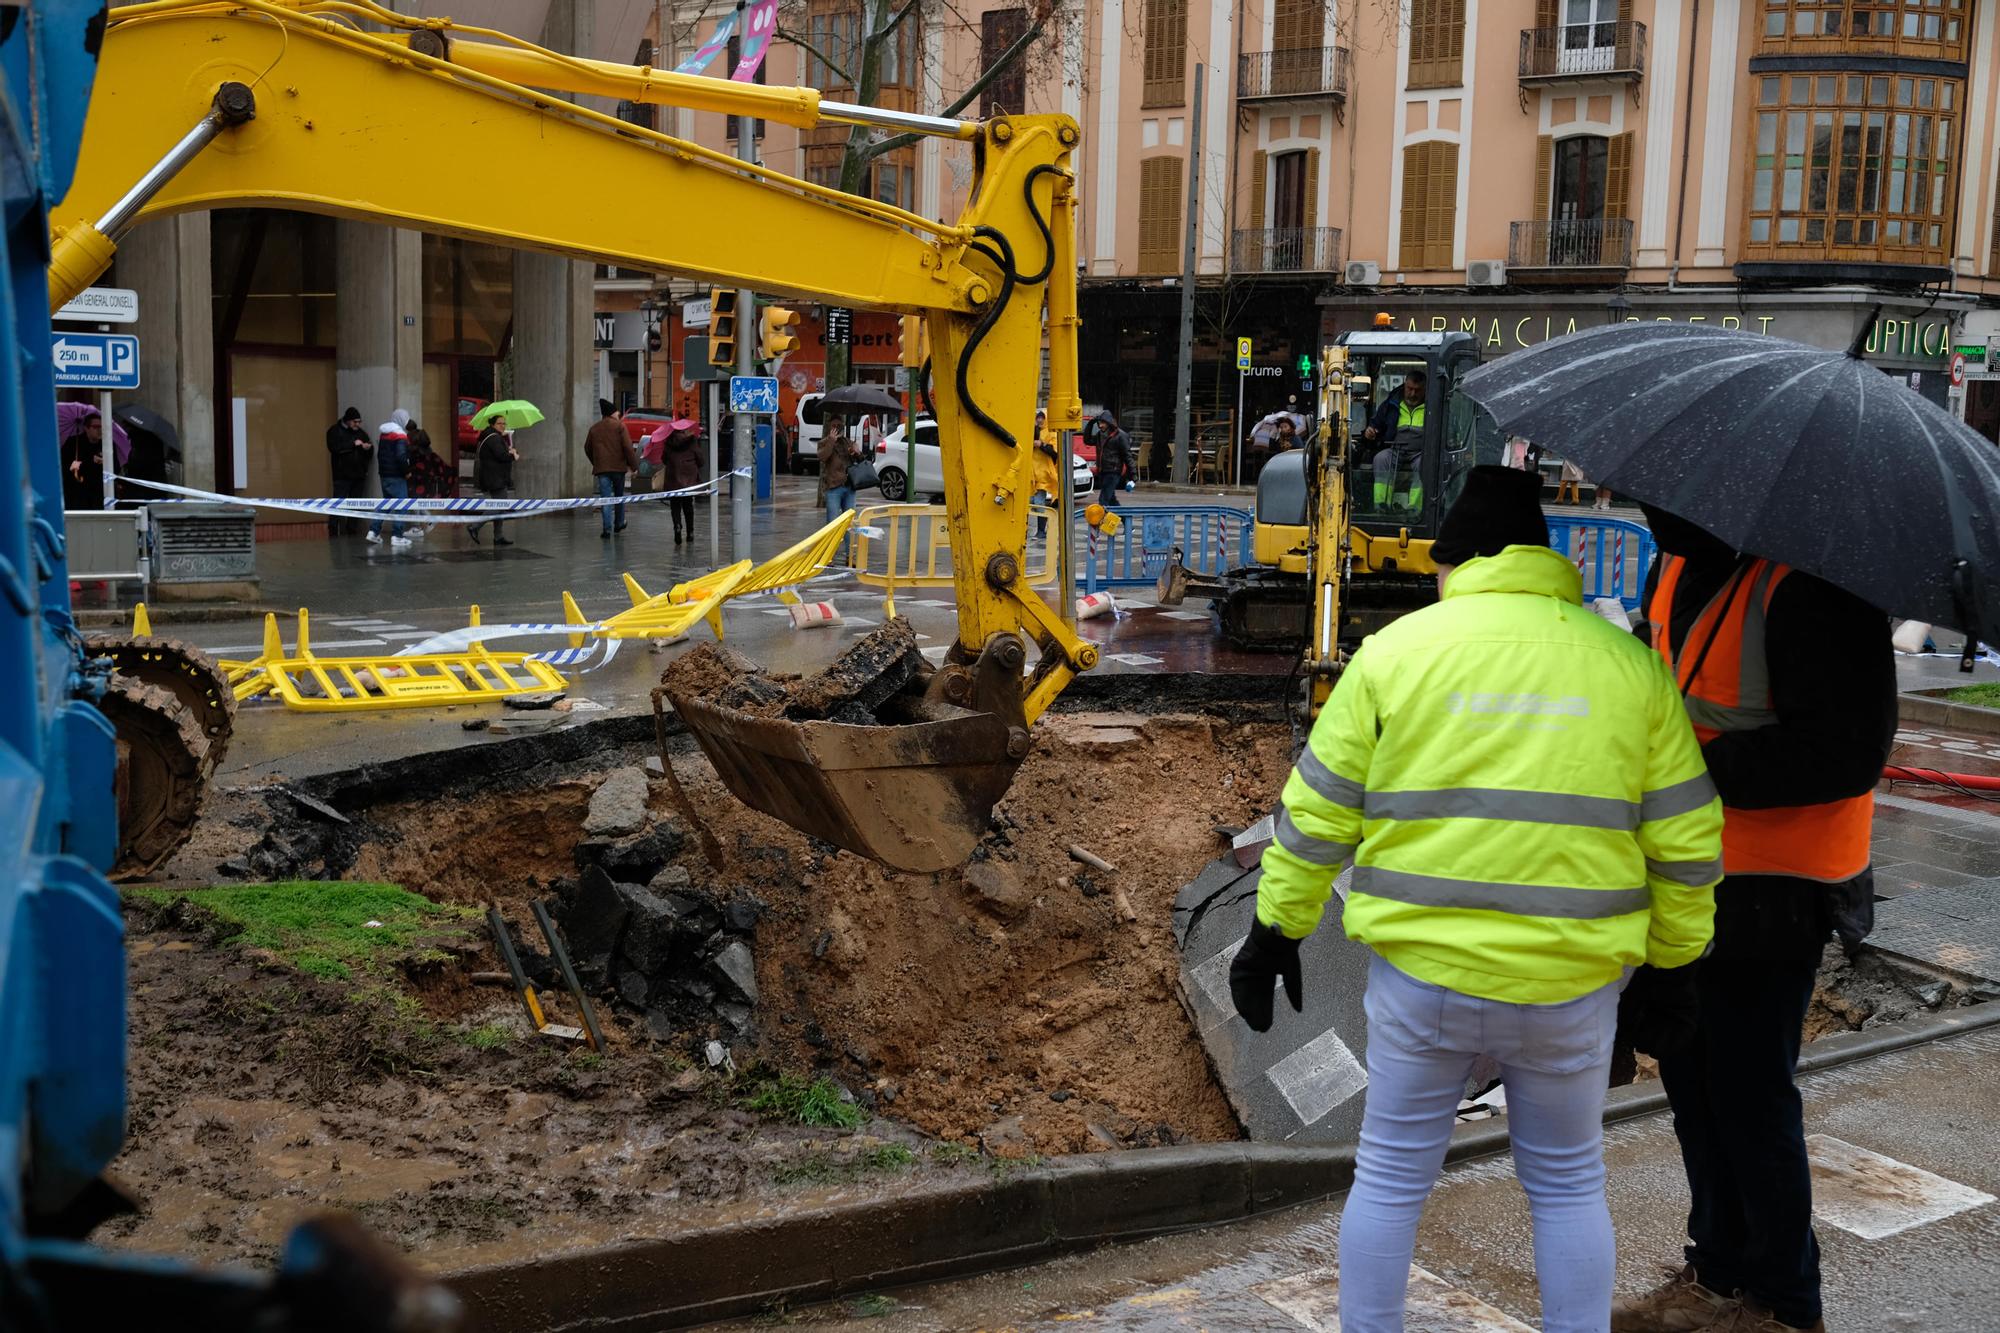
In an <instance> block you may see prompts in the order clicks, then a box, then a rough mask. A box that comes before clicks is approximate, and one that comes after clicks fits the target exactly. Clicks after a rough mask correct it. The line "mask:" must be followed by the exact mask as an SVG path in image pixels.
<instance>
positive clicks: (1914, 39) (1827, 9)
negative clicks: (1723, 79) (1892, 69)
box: [1760, 0, 1969, 60]
mask: <svg viewBox="0 0 2000 1333" xmlns="http://www.w3.org/2000/svg"><path fill="white" fill-rule="evenodd" d="M1968 8H1969V6H1968V4H1967V0H1901V2H1900V3H1899V0H1764V32H1763V41H1762V44H1761V48H1760V49H1762V50H1764V51H1766V52H1770V51H1829V50H1837V51H1851V52H1866V53H1893V54H1898V55H1918V56H1926V57H1930V58H1933V59H1943V60H1963V59H1965V50H1966V33H1967V30H1968V24H1967V21H1966V19H1967V10H1968Z"/></svg>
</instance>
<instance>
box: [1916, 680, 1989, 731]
mask: <svg viewBox="0 0 2000 1333" xmlns="http://www.w3.org/2000/svg"><path fill="white" fill-rule="evenodd" d="M1896 718H1897V720H1898V721H1900V722H1918V723H1922V724H1924V725H1926V726H1933V727H1955V728H1957V729H1958V730H1960V731H1971V732H1976V733H1978V734H1979V735H1982V736H2000V709H1994V708H1975V707H1973V706H1972V705H1970V704H1955V703H1953V702H1951V700H1949V699H1944V698H1940V697H1939V696H1938V695H1936V694H1932V693H1929V692H1927V691H1910V692H1907V693H1904V694H1899V695H1897V696H1896Z"/></svg>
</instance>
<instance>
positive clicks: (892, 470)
mask: <svg viewBox="0 0 2000 1333" xmlns="http://www.w3.org/2000/svg"><path fill="white" fill-rule="evenodd" d="M908 459H909V446H908V445H906V444H905V443H904V442H903V428H902V427H901V426H898V427H896V429H894V430H892V431H890V432H889V433H888V434H887V435H885V436H883V437H882V439H881V440H880V441H879V442H878V443H877V444H876V446H875V477H876V479H877V481H879V482H880V483H881V488H882V498H883V499H884V500H889V501H892V502H893V501H898V500H906V499H909V498H910V496H911V494H912V488H911V487H910V486H909V485H908V484H907V482H908V480H909V478H908V475H907V472H906V469H907V467H908ZM1069 461H1070V474H1069V478H1070V486H1071V488H1072V489H1073V490H1074V491H1075V492H1076V493H1077V494H1078V495H1082V494H1084V493H1086V492H1088V491H1089V490H1090V489H1091V487H1092V485H1093V484H1094V483H1093V481H1092V474H1091V471H1090V465H1089V464H1088V463H1085V462H1084V461H1083V459H1082V458H1080V457H1078V456H1077V455H1076V454H1071V455H1070V458H1069ZM914 493H915V494H916V495H919V496H922V497H924V498H925V499H927V500H928V501H929V502H930V503H932V504H939V503H942V502H943V500H944V461H943V458H942V456H941V455H940V453H939V452H938V428H937V422H935V421H933V420H931V419H930V418H929V417H918V418H917V484H916V486H915V488H914Z"/></svg>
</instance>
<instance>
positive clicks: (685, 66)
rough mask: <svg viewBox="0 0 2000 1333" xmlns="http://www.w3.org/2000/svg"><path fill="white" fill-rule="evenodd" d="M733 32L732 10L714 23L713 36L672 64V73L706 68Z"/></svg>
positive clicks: (698, 70) (697, 71)
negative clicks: (678, 62)
mask: <svg viewBox="0 0 2000 1333" xmlns="http://www.w3.org/2000/svg"><path fill="white" fill-rule="evenodd" d="M735 33H736V15H735V13H734V12H733V11H732V12H731V13H728V14H724V15H723V16H722V22H720V23H718V24H716V25H715V35H714V36H712V37H710V38H709V39H708V40H707V41H705V42H703V43H702V44H701V45H700V46H699V47H697V48H695V52H694V54H693V55H691V56H689V57H688V58H687V59H686V60H683V61H681V63H680V64H678V65H675V66H674V73H676V74H699V73H701V72H702V71H703V70H705V69H707V68H708V67H709V66H710V65H712V64H714V63H715V58H716V57H717V56H718V55H721V54H722V49H723V48H724V47H726V46H728V45H729V39H730V38H731V37H732V36H734V35H735Z"/></svg>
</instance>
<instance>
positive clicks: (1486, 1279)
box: [728, 1028, 2000, 1333]
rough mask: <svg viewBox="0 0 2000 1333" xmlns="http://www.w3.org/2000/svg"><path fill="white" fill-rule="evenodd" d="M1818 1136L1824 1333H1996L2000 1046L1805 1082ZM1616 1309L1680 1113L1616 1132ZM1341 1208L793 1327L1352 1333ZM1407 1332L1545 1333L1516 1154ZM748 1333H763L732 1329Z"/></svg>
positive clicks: (1649, 1272) (1464, 1224) (1673, 1155)
mask: <svg viewBox="0 0 2000 1333" xmlns="http://www.w3.org/2000/svg"><path fill="white" fill-rule="evenodd" d="M1800 1086H1801V1090H1802V1092H1803V1093H1804V1096H1805V1112H1806V1131H1807V1133H1808V1135H1809V1136H1810V1147H1811V1152H1812V1161H1813V1187H1814V1196H1815V1203H1816V1215H1817V1227H1818V1231H1819V1239H1820V1245H1821V1247H1822V1251H1823V1256H1824V1257H1823V1270H1824V1275H1825V1288H1826V1319H1827V1326H1828V1327H1829V1328H1832V1329H1837V1330H1841V1331H1842V1333H1860V1331H1861V1330H1868V1333H1918V1331H1919V1330H1921V1331H1922V1333H1947V1331H1948V1330H1949V1331H1953V1333H1957V1331H1961V1330H1962V1331H1964V1333H1971V1331H1972V1330H1975V1329H1985V1328H1991V1327H1992V1326H1993V1310H1994V1309H1995V1308H1996V1303H2000V1248H1996V1241H2000V1203H1997V1202H1996V1201H1995V1197H1994V1196H1995V1195H1996V1194H2000V1157H1996V1156H1995V1154H1994V1153H1993V1152H1992V1149H1991V1143H1990V1135H1988V1134H1987V1133H1985V1132H1983V1131H1982V1130H1980V1129H1979V1128H1978V1127H1980V1126H1985V1125H1990V1123H1991V1120H1992V1106H1993V1103H1994V1099H1995V1097H1996V1096H2000V1032H1996V1031H1995V1030H1993V1029H1990V1028H1989V1029H1986V1030H1984V1031H1981V1032H1975V1033H1971V1034H1968V1035H1965V1036H1961V1037H1956V1038H1952V1039H1949V1040H1945V1041H1941V1042H1937V1043H1934V1044H1930V1045H1924V1046H1917V1047H1913V1048H1909V1049H1906V1050H1902V1051H1898V1052H1894V1053H1892V1054H1888V1055H1883V1056H1878V1057H1875V1058H1873V1059H1870V1060H1864V1061H1861V1062H1859V1063H1855V1064H1850V1065H1844V1066H1841V1067H1839V1068H1837V1069H1832V1070H1828V1071H1826V1072H1824V1073H1817V1074H1808V1075H1806V1076H1805V1077H1803V1078H1802V1079H1801V1080H1800ZM1605 1159H1606V1165H1607V1167H1608V1169H1609V1177H1610V1179H1609V1188H1608V1194H1609V1198H1610V1202H1611V1212H1612V1219H1613V1222H1614V1224H1615V1226H1616V1228H1617V1233H1618V1290H1619V1292H1620V1293H1621V1294H1622V1293H1633V1294H1636V1293H1638V1292H1640V1291H1643V1290H1646V1289H1647V1288H1649V1287H1651V1286H1653V1285H1654V1284H1655V1283H1656V1282H1657V1281H1658V1280H1659V1277H1660V1270H1661V1269H1662V1268H1663V1267H1664V1266H1666V1265H1668V1264H1678V1263H1679V1262H1680V1247H1681V1243H1682V1225H1683V1219H1684V1217H1685V1214H1686V1208H1687V1193H1686V1184H1685V1180H1684V1177H1683V1176H1682V1173H1681V1165H1680V1154H1679V1149H1678V1147H1677V1145H1676V1142H1675V1139H1674V1134H1673V1126H1672V1121H1671V1119H1670V1118H1669V1117H1668V1116H1667V1115H1665V1114H1656V1115H1651V1116H1646V1117H1643V1118H1640V1119H1637V1120H1631V1121H1626V1122H1624V1123H1622V1124H1617V1125H1613V1126H1611V1127H1610V1128H1608V1129H1607V1130H1606V1132H1605ZM1343 1203H1344V1197H1342V1198H1335V1199H1333V1200H1331V1201H1329V1202H1328V1203H1327V1204H1325V1205H1319V1206H1312V1207H1307V1208H1302V1209H1298V1210H1295V1211H1292V1212H1289V1213H1285V1214H1280V1215H1278V1216H1275V1217H1272V1218H1267V1219H1263V1220H1260V1221H1256V1222H1249V1223H1243V1224H1240V1225H1237V1226H1233V1227H1222V1228H1214V1229H1210V1230H1205V1231H1197V1232H1192V1233H1189V1234H1185V1235H1179V1236H1171V1237H1166V1238H1162V1239H1156V1240H1151V1241H1147V1242H1144V1243H1142V1244H1139V1245H1134V1246H1129V1247H1124V1248H1116V1249H1107V1250H1101V1251H1098V1252H1097V1253H1094V1254H1087V1255H1081V1256H1077V1257H1074V1258H1070V1259H1064V1260H1058V1261H1055V1262H1052V1263H1047V1264H1041V1265H1038V1266H1036V1267H1032V1268H1026V1269H1017V1270H1014V1271H1010V1272H1003V1273H994V1274H989V1275H986V1276H984V1277H978V1278H972V1279H967V1280H965V1281H961V1282H954V1283H942V1284H936V1285H932V1286H926V1287H916V1288H910V1289H907V1290H903V1291H897V1292H893V1293H888V1294H886V1296H878V1297H873V1298H870V1299H869V1300H868V1301H867V1302H866V1303H861V1302H856V1301H849V1302H847V1303H845V1304H842V1305H836V1306H833V1307H827V1308H822V1309H818V1310H806V1311H798V1312H795V1313H793V1314H792V1315H790V1316H788V1318H787V1320H786V1322H788V1323H797V1324H800V1325H803V1326H807V1327H812V1328H849V1327H852V1328H854V1329H857V1330H859V1329H868V1330H875V1331H876V1333H913V1331H915V1330H926V1331H928V1330H942V1329H1018V1330H1028V1329H1037V1330H1049V1331H1050V1333H1054V1330H1059V1329H1063V1330H1066V1329H1104V1330H1155V1329H1162V1330H1163V1329H1216V1330H1221V1329H1229V1330H1260V1331H1268V1333H1299V1330H1328V1331H1329V1333H1330V1331H1331V1330H1335V1329H1337V1328H1338V1327H1339V1294H1340V1293H1339V1280H1338V1276H1339V1275H1338V1257H1337V1256H1338V1245H1339V1237H1340V1210H1341V1207H1342V1205H1343ZM1411 1289H1412V1301H1411V1305H1410V1310H1409V1318H1408V1328H1409V1329H1410V1330H1411V1333H1502V1331H1504V1333H1526V1330H1528V1329H1530V1328H1532V1327H1534V1326H1536V1323H1537V1319H1538V1314H1539V1303H1538V1300H1537V1295H1536V1288H1535V1280H1534V1256H1533V1235H1532V1230H1531V1227H1530V1224H1529V1216H1528V1206H1527V1200H1526V1197H1525V1196H1524V1195H1523V1194H1522V1193H1521V1190H1520V1188H1519V1186H1518V1185H1517V1184H1516V1182H1515V1180H1514V1170H1513V1159H1512V1157H1511V1156H1508V1155H1501V1156H1497V1157H1490V1158H1485V1159H1482V1160H1478V1161H1474V1162H1468V1163H1465V1164H1464V1165H1461V1166H1457V1167H1453V1168H1451V1169H1449V1170H1447V1171H1446V1172H1445V1174H1444V1177H1443V1178H1442V1179H1441V1180H1440V1181H1439V1183H1438V1186H1437V1189H1436V1190H1435V1191H1434V1192H1433V1193H1432V1195H1431V1199H1430V1204H1429V1206H1428V1207H1427V1209H1426V1210H1425V1213H1424V1221H1423V1226H1422V1228H1421V1229H1420V1230H1419V1232H1418V1236H1417V1253H1416V1268H1415V1271H1413V1273H1412V1279H1411ZM728 1327H731V1328H740V1329H744V1330H748V1329H750V1328H752V1327H755V1325H752V1324H748V1323H745V1324H738V1325H730V1326H728Z"/></svg>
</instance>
